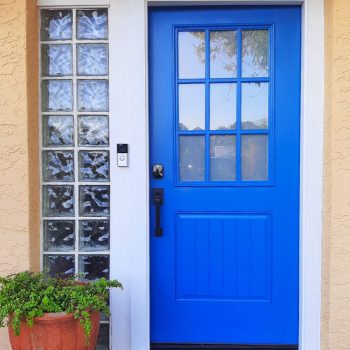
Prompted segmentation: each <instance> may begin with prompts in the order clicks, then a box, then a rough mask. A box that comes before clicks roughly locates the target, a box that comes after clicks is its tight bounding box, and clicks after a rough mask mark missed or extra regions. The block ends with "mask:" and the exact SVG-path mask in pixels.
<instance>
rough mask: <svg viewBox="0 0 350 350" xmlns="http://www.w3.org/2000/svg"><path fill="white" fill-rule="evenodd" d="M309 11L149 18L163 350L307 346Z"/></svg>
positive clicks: (154, 277) (155, 320) (158, 321)
mask: <svg viewBox="0 0 350 350" xmlns="http://www.w3.org/2000/svg"><path fill="white" fill-rule="evenodd" d="M300 12H301V11H300V7H297V6H285V7H282V6H280V7H272V6H270V7H268V6H266V7H189V8H166V7H165V8H151V9H150V14H149V87H150V97H149V101H150V102H149V106H150V177H151V180H150V188H151V198H150V200H151V210H150V229H151V230H150V232H151V238H150V249H151V341H152V342H153V343H181V344H191V343H201V344H212V343H220V344H280V345H286V344H292V345H293V344H297V343H298V316H299V315H298V293H299V286H298V280H299V275H298V268H299V253H298V252H299V122H300V120H299V119H300V115H299V108H300V40H301V38H300V37H301V35H300ZM154 189H161V190H163V198H161V197H162V193H161V190H160V191H159V190H156V191H155V192H154Z"/></svg>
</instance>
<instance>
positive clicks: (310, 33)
mask: <svg viewBox="0 0 350 350" xmlns="http://www.w3.org/2000/svg"><path fill="white" fill-rule="evenodd" d="M96 1H97V0H95V3H96ZM39 2H40V3H45V4H46V5H47V3H48V2H49V1H48V0H47V1H46V0H40V1H39ZM55 2H56V1H55ZM57 2H59V3H60V4H62V2H64V1H63V0H61V1H57ZM72 2H74V1H70V3H72ZM77 2H79V3H84V5H87V4H88V3H90V1H89V0H84V1H77ZM179 4H180V5H184V4H186V5H187V4H188V5H190V4H191V5H193V4H196V5H203V4H205V5H208V4H231V5H235V4H260V5H261V4H270V5H275V4H278V5H280V4H303V5H302V9H303V22H302V26H303V28H302V33H303V34H302V91H301V184H300V350H320V337H321V334H320V328H321V327H320V319H321V254H322V247H321V242H322V176H323V174H322V158H323V103H324V5H323V0H305V1H304V2H302V1H291V0H270V1H266V0H254V1H249V0H246V1H245V0H237V1H235V0H228V1H222V0H219V1H214V0H210V1H202V0H198V1H196V0H177V1H171V0H161V1H149V2H147V0H112V1H111V2H110V20H109V23H110V33H111V35H110V98H111V104H110V109H111V110H110V115H111V126H110V127H111V145H112V147H111V164H112V169H111V183H112V185H111V187H112V189H111V191H112V198H111V201H112V202H111V203H112V216H111V225H112V237H111V240H112V241H111V251H112V254H111V276H112V278H118V279H120V280H121V281H122V282H123V283H124V285H125V290H124V291H123V292H120V291H117V292H113V293H112V302H111V306H112V309H113V310H114V311H113V316H112V344H113V347H112V349H113V350H147V349H149V342H150V338H149V333H150V325H149V319H150V306H149V303H150V299H149V281H150V277H149V178H148V172H149V164H148V95H147V94H148V77H147V9H148V6H154V5H164V6H165V5H169V6H170V5H172V6H175V5H179ZM118 142H123V143H129V144H130V166H129V167H128V168H117V167H116V152H115V148H116V143H118Z"/></svg>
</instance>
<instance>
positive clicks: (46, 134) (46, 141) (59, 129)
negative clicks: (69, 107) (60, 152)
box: [43, 115, 74, 147]
mask: <svg viewBox="0 0 350 350" xmlns="http://www.w3.org/2000/svg"><path fill="white" fill-rule="evenodd" d="M73 135H74V122H73V116H72V115H46V116H43V146H45V147H49V146H73V145H74V138H73Z"/></svg>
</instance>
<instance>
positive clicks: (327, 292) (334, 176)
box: [322, 0, 350, 350]
mask: <svg viewBox="0 0 350 350" xmlns="http://www.w3.org/2000/svg"><path fill="white" fill-rule="evenodd" d="M325 5H326V7H325V15H326V18H325V26H326V43H325V44H326V91H325V94H326V99H325V103H326V104H325V111H326V115H325V166H324V174H325V175H324V241H323V247H324V248H323V249H324V254H323V317H322V318H323V327H322V345H323V350H349V349H350V1H349V0H326V2H325Z"/></svg>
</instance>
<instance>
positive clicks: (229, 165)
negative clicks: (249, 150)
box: [210, 135, 236, 181]
mask: <svg viewBox="0 0 350 350" xmlns="http://www.w3.org/2000/svg"><path fill="white" fill-rule="evenodd" d="M210 180H211V181H235V180H236V136H234V135H213V136H211V137H210Z"/></svg>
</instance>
